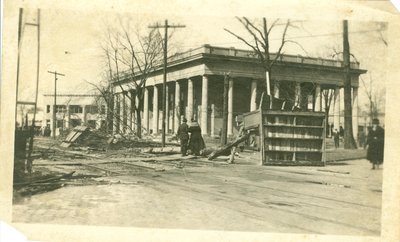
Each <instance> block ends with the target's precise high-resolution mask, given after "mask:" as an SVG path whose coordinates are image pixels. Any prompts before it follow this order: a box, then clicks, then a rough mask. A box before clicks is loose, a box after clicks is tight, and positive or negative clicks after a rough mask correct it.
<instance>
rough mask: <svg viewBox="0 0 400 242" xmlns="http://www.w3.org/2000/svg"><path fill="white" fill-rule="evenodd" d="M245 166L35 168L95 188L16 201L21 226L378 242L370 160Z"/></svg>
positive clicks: (378, 175) (166, 161)
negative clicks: (371, 240) (84, 178)
mask: <svg viewBox="0 0 400 242" xmlns="http://www.w3.org/2000/svg"><path fill="white" fill-rule="evenodd" d="M245 157H246V158H241V159H238V160H237V161H238V163H237V164H226V163H225V160H224V159H222V158H219V159H217V160H216V161H214V162H209V161H207V160H206V159H205V158H193V157H189V158H188V159H184V160H182V159H181V157H180V156H179V155H168V156H167V155H164V156H160V157H157V159H156V161H154V160H151V159H148V160H147V161H146V159H139V158H126V159H124V161H123V163H121V162H120V163H118V162H117V161H118V159H114V162H113V163H110V162H112V160H110V159H109V162H104V160H96V159H87V160H85V159H83V160H82V159H80V160H79V161H75V160H73V161H61V162H60V161H58V162H59V165H54V164H56V162H54V161H48V160H41V161H38V162H36V163H35V165H36V167H37V168H40V169H44V168H46V169H52V170H57V171H62V172H70V171H76V172H77V175H82V174H90V175H92V176H93V177H94V178H91V179H90V181H91V182H86V183H79V182H69V183H68V182H66V183H65V185H64V187H62V188H60V189H57V190H54V191H51V192H47V193H42V194H36V195H33V196H31V197H23V198H16V199H15V205H14V207H13V218H14V221H15V222H29V223H62V224H86V225H112V226H135V227H158V228H185V229H210V230H240V231H265V232H293V233H296V232H298V233H320V234H349V235H379V234H380V214H381V181H382V170H374V171H372V170H370V164H369V163H368V162H367V161H366V160H351V161H345V162H340V163H335V165H329V166H326V167H268V166H262V167H261V166H259V165H257V164H256V161H255V154H254V153H251V152H250V151H248V152H247V154H246V155H245ZM119 160H121V159H119ZM140 160H141V161H140ZM143 160H145V162H143ZM51 162H53V165H50V164H51ZM180 162H182V163H180ZM78 163H81V164H87V165H84V166H82V165H79V164H78ZM74 164H75V165H74ZM144 164H147V165H146V166H144ZM146 167H147V168H146ZM110 171H111V172H110Z"/></svg>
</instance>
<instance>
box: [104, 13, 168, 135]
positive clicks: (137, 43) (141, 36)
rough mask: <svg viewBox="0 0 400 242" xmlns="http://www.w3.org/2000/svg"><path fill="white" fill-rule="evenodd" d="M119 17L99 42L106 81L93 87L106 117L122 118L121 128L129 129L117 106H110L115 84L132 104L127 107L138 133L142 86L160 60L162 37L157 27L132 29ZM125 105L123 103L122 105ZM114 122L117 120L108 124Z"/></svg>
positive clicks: (142, 95) (141, 105) (142, 94)
mask: <svg viewBox="0 0 400 242" xmlns="http://www.w3.org/2000/svg"><path fill="white" fill-rule="evenodd" d="M129 23H130V21H128V22H127V23H126V24H125V23H123V21H121V20H120V21H119V27H118V28H114V29H111V28H109V29H108V30H107V39H106V40H105V41H104V42H103V43H102V50H103V54H104V55H103V57H104V59H105V62H106V64H107V72H108V77H109V80H110V82H109V83H108V85H106V86H105V87H103V88H97V89H98V91H100V94H101V95H102V96H103V98H104V99H105V103H106V105H107V107H108V110H109V112H108V115H107V120H108V122H109V123H111V122H112V121H111V120H110V118H113V119H116V120H117V121H118V122H117V123H120V122H119V121H122V123H123V125H124V128H123V129H128V130H131V131H132V129H131V126H130V125H126V124H125V123H124V117H123V116H121V115H120V113H119V112H118V110H114V105H113V103H114V102H115V100H114V94H115V93H114V90H113V87H115V86H118V87H119V88H120V90H121V91H122V93H124V95H125V94H126V93H128V92H131V93H132V94H134V95H126V96H125V97H126V98H127V99H128V102H130V103H131V104H134V105H132V106H131V110H128V112H129V111H132V112H134V113H136V119H135V120H136V123H135V125H136V135H137V136H138V137H141V136H142V124H141V110H142V109H143V100H144V90H145V87H146V81H147V79H148V77H149V75H150V73H151V72H152V71H153V70H154V69H155V67H157V66H158V65H160V64H161V60H162V38H161V36H160V34H159V33H158V31H157V30H154V29H153V30H147V32H145V33H141V32H140V30H139V29H138V28H136V29H132V28H131V27H130V25H129ZM126 107H127V105H126V104H125V103H124V106H123V108H126ZM112 125H114V126H115V125H117V124H115V123H114V124H112Z"/></svg>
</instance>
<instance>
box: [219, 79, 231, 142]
mask: <svg viewBox="0 0 400 242" xmlns="http://www.w3.org/2000/svg"><path fill="white" fill-rule="evenodd" d="M228 89H229V73H228V74H224V94H223V95H224V96H223V99H224V100H223V106H222V130H221V145H222V146H223V145H226V143H227V138H228V137H227V136H228V135H227V133H228Z"/></svg>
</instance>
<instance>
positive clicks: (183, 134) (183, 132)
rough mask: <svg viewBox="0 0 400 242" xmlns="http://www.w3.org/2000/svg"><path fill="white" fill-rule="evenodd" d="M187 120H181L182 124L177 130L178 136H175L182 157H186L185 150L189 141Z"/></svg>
mask: <svg viewBox="0 0 400 242" xmlns="http://www.w3.org/2000/svg"><path fill="white" fill-rule="evenodd" d="M186 122H187V120H186V118H183V119H182V124H181V125H180V126H179V128H178V134H177V136H178V137H179V139H180V141H181V154H182V156H186V150H187V146H188V140H189V133H188V131H189V127H188V125H187V124H186Z"/></svg>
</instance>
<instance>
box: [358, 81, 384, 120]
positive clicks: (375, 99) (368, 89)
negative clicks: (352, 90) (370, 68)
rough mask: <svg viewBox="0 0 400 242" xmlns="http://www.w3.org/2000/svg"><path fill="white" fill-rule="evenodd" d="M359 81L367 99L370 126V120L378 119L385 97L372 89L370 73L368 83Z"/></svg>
mask: <svg viewBox="0 0 400 242" xmlns="http://www.w3.org/2000/svg"><path fill="white" fill-rule="evenodd" d="M360 79H361V83H362V85H363V90H364V93H365V95H366V96H367V98H368V103H367V108H368V117H369V123H370V125H371V122H372V120H373V119H374V118H378V116H379V114H380V113H381V111H382V108H381V105H382V103H383V101H384V96H385V95H384V93H382V90H378V89H376V88H373V84H374V79H373V78H372V75H371V73H370V74H369V82H368V83H367V81H365V80H364V79H363V78H360Z"/></svg>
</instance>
